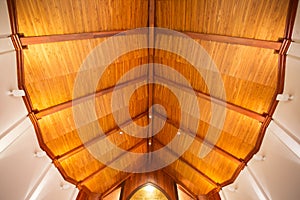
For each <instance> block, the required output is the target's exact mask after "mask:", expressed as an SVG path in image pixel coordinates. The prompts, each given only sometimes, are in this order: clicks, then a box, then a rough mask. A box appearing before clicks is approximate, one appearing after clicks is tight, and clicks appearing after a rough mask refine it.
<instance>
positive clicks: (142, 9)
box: [16, 0, 148, 36]
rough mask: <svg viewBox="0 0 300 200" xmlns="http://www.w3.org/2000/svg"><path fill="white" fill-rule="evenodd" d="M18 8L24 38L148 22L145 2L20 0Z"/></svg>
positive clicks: (135, 25)
mask: <svg viewBox="0 0 300 200" xmlns="http://www.w3.org/2000/svg"><path fill="white" fill-rule="evenodd" d="M16 5H17V13H18V23H19V32H20V33H24V35H25V36H39V35H54V34H67V33H83V32H96V31H111V30H127V29H132V28H137V27H145V26H147V19H148V17H147V7H148V2H147V1H145V0H142V1H138V0H137V1H130V2H126V1H112V0H101V1H98V0H89V1H88V2H87V1H85V0H80V1H76V2H74V1H72V0H66V1H59V0H55V1H39V0H33V1H29V0H25V1H24V0H17V2H16ZM132 13H134V14H135V15H132ZM137 15H138V16H140V17H135V16H137ZM37 16H38V17H37Z"/></svg>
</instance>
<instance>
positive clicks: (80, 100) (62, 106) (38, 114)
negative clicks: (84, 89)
mask: <svg viewBox="0 0 300 200" xmlns="http://www.w3.org/2000/svg"><path fill="white" fill-rule="evenodd" d="M146 79H147V76H141V77H139V78H136V79H133V80H130V81H127V82H124V83H120V84H119V85H118V86H117V87H110V88H106V89H103V90H100V91H98V92H96V93H95V94H89V95H86V96H83V97H79V98H77V99H73V100H70V101H67V102H64V103H62V104H58V105H55V106H52V107H49V108H46V109H43V110H41V111H35V114H36V117H37V118H38V119H40V118H42V117H44V116H47V115H50V114H53V113H55V112H58V111H61V110H63V109H66V108H70V107H72V106H73V105H77V104H80V103H83V102H85V101H88V100H91V99H92V98H94V97H99V96H102V95H105V94H108V93H112V92H113V91H114V90H118V89H121V88H124V87H126V86H128V85H132V84H135V83H138V82H141V81H144V80H146Z"/></svg>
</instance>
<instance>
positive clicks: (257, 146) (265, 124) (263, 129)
mask: <svg viewBox="0 0 300 200" xmlns="http://www.w3.org/2000/svg"><path fill="white" fill-rule="evenodd" d="M271 121H272V118H271V117H267V118H266V120H265V121H264V122H263V124H262V126H261V128H260V133H259V135H258V138H257V140H256V143H255V146H254V148H253V149H252V151H251V152H250V153H249V154H248V155H247V156H246V158H245V162H246V163H247V162H249V160H250V159H251V158H252V157H253V155H254V154H256V153H257V152H258V150H259V149H260V146H261V144H262V141H263V138H264V136H265V133H266V130H267V128H268V126H269V124H270V123H271Z"/></svg>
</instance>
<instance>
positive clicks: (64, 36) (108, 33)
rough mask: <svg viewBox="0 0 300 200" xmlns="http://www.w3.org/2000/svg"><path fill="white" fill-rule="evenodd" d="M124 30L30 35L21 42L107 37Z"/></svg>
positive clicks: (41, 42) (28, 43) (49, 41)
mask: <svg viewBox="0 0 300 200" xmlns="http://www.w3.org/2000/svg"><path fill="white" fill-rule="evenodd" d="M122 32H123V30H116V31H99V32H88V33H72V34H62V35H43V36H29V37H22V38H21V43H22V46H27V45H33V44H44V43H52V42H66V41H71V40H87V39H95V38H107V37H111V36H114V35H117V34H119V33H122Z"/></svg>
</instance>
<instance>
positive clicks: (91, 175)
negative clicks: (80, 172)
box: [78, 139, 147, 185]
mask: <svg viewBox="0 0 300 200" xmlns="http://www.w3.org/2000/svg"><path fill="white" fill-rule="evenodd" d="M145 143H146V144H147V141H146V140H145V139H142V140H141V141H140V142H138V143H137V144H135V145H134V146H133V147H131V148H129V149H127V151H125V152H123V153H121V154H120V155H118V156H117V157H115V158H114V159H112V160H111V161H110V162H108V163H107V165H110V164H112V163H114V162H115V161H117V160H119V159H120V158H121V157H123V156H124V155H126V154H127V153H128V152H130V151H132V150H134V149H137V148H138V147H140V146H142V145H143V144H145ZM107 165H105V166H103V167H101V168H100V169H98V170H97V171H95V172H93V173H92V174H90V175H89V176H87V177H85V178H84V179H83V180H81V181H79V183H78V185H84V183H85V182H87V181H89V180H91V179H93V178H94V177H95V176H96V175H97V174H98V173H100V172H101V171H102V170H104V169H105V168H106V167H108V166H107ZM119 184H120V182H119Z"/></svg>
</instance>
